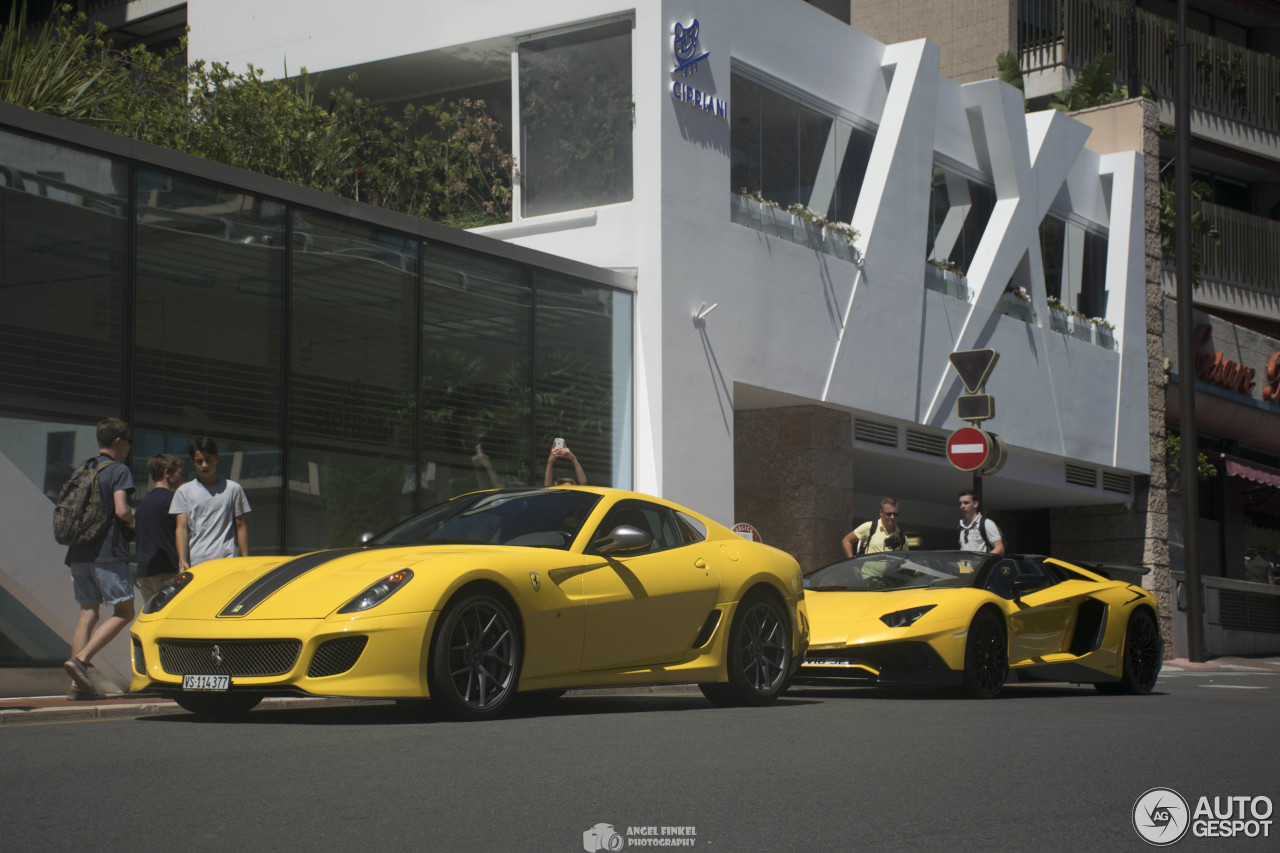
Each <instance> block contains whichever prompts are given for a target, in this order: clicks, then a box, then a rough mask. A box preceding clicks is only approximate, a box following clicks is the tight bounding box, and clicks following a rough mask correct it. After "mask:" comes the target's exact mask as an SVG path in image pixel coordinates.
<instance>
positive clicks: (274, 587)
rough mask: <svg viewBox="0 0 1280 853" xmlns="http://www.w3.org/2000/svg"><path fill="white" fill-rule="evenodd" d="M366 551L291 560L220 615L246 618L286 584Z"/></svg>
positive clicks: (323, 553)
mask: <svg viewBox="0 0 1280 853" xmlns="http://www.w3.org/2000/svg"><path fill="white" fill-rule="evenodd" d="M364 550H366V549H364V548H339V549H338V550H336V551H317V552H316V553H314V554H304V555H303V556H301V557H299V558H298V559H296V560H290V561H289V562H287V563H285V564H284V565H282V566H278V567H277V568H275V569H272V570H271V571H269V572H267V573H266V574H265V575H263V576H262V577H260V578H258V579H257V580H256V581H254V582H253V583H251V584H249V585H248V586H247V587H245V588H244V589H243V590H242V591H241V593H240V594H239V595H237V596H236V597H235V598H233V599H231V603H230V604H228V605H227V606H226V607H224V608H222V612H221V613H219V614H218V615H219V616H244V615H246V614H247V613H248V612H249V611H250V610H252V609H253V608H255V607H257V606H258V605H259V604H261V603H262V602H264V601H266V600H267V599H268V598H270V597H271V596H272V595H273V594H275V593H276V592H277V591H279V590H280V588H281V587H283V586H284V585H285V584H287V583H289V582H290V581H293V580H295V579H297V578H299V577H301V576H302V575H304V574H306V573H307V572H309V571H311V570H312V569H314V568H316V567H317V566H322V565H324V564H325V563H327V562H329V561H330V560H336V559H338V558H339V557H345V556H347V555H348V554H354V553H356V552H357V551H364Z"/></svg>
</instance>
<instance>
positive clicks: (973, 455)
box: [947, 427, 991, 471]
mask: <svg viewBox="0 0 1280 853" xmlns="http://www.w3.org/2000/svg"><path fill="white" fill-rule="evenodd" d="M990 452H991V436H989V435H987V434H986V433H985V432H983V431H982V430H980V429H975V428H974V427H961V428H960V429H958V430H956V431H955V432H953V433H951V437H950V438H948V439H947V460H948V461H949V462H950V463H951V464H952V465H954V466H956V467H957V468H959V469H960V470H961V471H976V470H978V469H979V468H981V467H982V466H983V465H984V464H986V461H987V454H989V453H990Z"/></svg>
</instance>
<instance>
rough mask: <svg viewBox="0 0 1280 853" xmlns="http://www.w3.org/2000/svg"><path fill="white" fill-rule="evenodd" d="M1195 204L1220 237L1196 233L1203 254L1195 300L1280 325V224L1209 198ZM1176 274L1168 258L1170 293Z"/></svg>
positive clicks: (1166, 287)
mask: <svg viewBox="0 0 1280 853" xmlns="http://www.w3.org/2000/svg"><path fill="white" fill-rule="evenodd" d="M1192 205H1193V208H1194V209H1195V210H1197V211H1201V212H1203V213H1204V216H1205V218H1206V219H1207V220H1209V222H1211V223H1212V224H1213V225H1214V226H1215V227H1216V228H1217V229H1218V234H1219V236H1220V239H1219V241H1218V242H1216V243H1215V242H1212V241H1209V240H1205V239H1204V238H1203V237H1201V236H1199V235H1194V238H1193V239H1195V241H1196V242H1197V243H1198V244H1199V247H1200V252H1201V267H1200V286H1199V287H1198V288H1196V294H1195V302H1196V304H1197V305H1201V306H1204V307H1206V308H1218V309H1222V310H1226V311H1231V312H1235V313H1238V314H1242V315H1245V316H1249V317H1258V318H1262V319H1266V320H1270V321H1272V322H1276V323H1280V222H1277V221H1276V220H1274V219H1266V218H1263V217H1261V216H1254V215H1253V214H1251V213H1244V212H1243V211H1239V210H1234V209H1232V208H1229V207H1223V206H1222V205H1218V204H1211V203H1209V202H1201V201H1193V202H1192ZM1174 272H1175V267H1174V264H1173V260H1172V259H1170V258H1166V259H1165V263H1164V271H1163V275H1162V278H1161V281H1162V286H1163V288H1164V292H1165V293H1166V294H1168V295H1170V296H1172V295H1174V293H1175V278H1174Z"/></svg>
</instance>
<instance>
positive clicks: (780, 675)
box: [698, 592, 791, 705]
mask: <svg viewBox="0 0 1280 853" xmlns="http://www.w3.org/2000/svg"><path fill="white" fill-rule="evenodd" d="M728 655H729V660H728V667H729V681H728V682H727V683H725V684H699V685H698V686H699V687H700V688H701V689H702V693H703V695H704V696H706V697H707V698H708V699H710V700H711V701H712V702H714V703H716V704H717V705H767V704H768V703H770V702H772V701H773V700H774V699H776V698H778V694H780V693H781V692H782V691H783V689H784V688H785V687H786V684H787V670H788V668H789V666H790V664H791V631H790V629H789V628H788V626H787V614H786V611H784V610H783V609H782V605H780V604H779V603H778V602H777V600H776V599H774V598H773V597H772V596H770V595H768V594H765V593H759V592H757V593H751V594H748V595H747V596H746V597H744V598H743V599H742V603H741V604H739V605H738V612H737V613H736V614H734V617H733V627H732V629H731V630H730V631H729V647H728Z"/></svg>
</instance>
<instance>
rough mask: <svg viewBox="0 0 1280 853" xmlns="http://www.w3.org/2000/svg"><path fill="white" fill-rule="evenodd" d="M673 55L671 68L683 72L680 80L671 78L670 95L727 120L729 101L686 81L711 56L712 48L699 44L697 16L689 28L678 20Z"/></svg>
mask: <svg viewBox="0 0 1280 853" xmlns="http://www.w3.org/2000/svg"><path fill="white" fill-rule="evenodd" d="M671 54H672V56H674V57H675V61H676V66H675V68H672V69H671V73H672V75H676V74H679V75H680V79H678V80H672V81H671V97H673V98H675V99H676V100H677V101H680V102H681V103H683V104H687V105H688V106H691V107H693V108H694V109H699V110H702V111H703V112H705V113H708V114H709V115H712V116H715V117H716V118H718V119H723V120H725V121H728V120H729V105H728V104H727V103H725V102H724V101H722V100H720V99H719V98H717V97H715V96H714V95H712V94H711V93H710V92H704V91H702V90H701V89H699V88H697V87H696V86H692V85H690V84H689V83H686V82H685V80H686V79H687V78H688V77H690V76H691V75H694V74H697V73H698V66H699V64H700V63H701V62H702V60H704V59H706V58H707V57H709V56H710V55H711V51H709V50H703V49H702V47H701V45H700V44H699V43H698V19H697V18H694V20H693V23H691V24H689V26H687V27H686V26H685V25H684V24H681V23H680V22H679V21H677V22H676V24H675V26H674V27H673V28H672V31H671Z"/></svg>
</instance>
